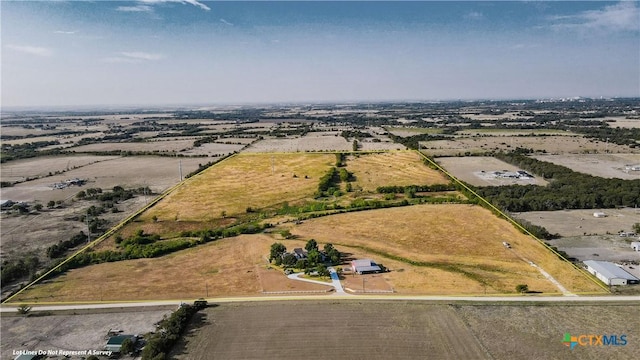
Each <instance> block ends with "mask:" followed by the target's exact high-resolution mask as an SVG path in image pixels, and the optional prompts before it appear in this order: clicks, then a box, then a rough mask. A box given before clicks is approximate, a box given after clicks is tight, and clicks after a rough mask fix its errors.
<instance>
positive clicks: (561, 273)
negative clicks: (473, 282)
mask: <svg viewBox="0 0 640 360" xmlns="http://www.w3.org/2000/svg"><path fill="white" fill-rule="evenodd" d="M291 232H292V233H293V234H295V235H299V236H301V237H303V238H314V239H316V240H317V241H318V242H322V243H325V242H332V243H333V244H334V245H336V246H354V247H358V246H360V247H365V249H366V248H369V249H372V250H375V251H379V252H381V253H382V254H390V255H394V256H400V257H403V258H406V259H411V260H414V261H423V262H434V263H443V264H454V265H455V264H457V265H455V266H458V267H459V268H460V269H464V270H465V271H469V272H472V273H474V274H476V275H477V276H479V277H481V278H483V279H485V281H487V282H488V283H489V284H490V285H489V286H490V288H491V289H492V290H493V291H498V292H505V293H509V292H513V291H514V289H515V286H516V285H517V284H520V283H526V284H528V285H529V288H530V289H531V290H535V291H542V292H551V293H555V292H558V289H557V288H556V287H555V286H554V285H553V284H552V283H550V282H549V281H547V280H546V279H544V278H543V277H542V276H541V274H540V273H539V272H538V271H537V270H536V269H535V268H533V267H531V266H530V265H529V264H528V263H526V262H524V261H522V260H521V259H520V258H519V257H518V256H517V255H519V256H523V257H525V258H526V259H527V260H530V261H533V262H534V263H536V264H538V265H540V266H541V267H542V268H543V269H544V270H546V271H547V272H548V273H550V274H551V275H552V276H554V277H555V278H556V280H558V281H559V282H560V283H561V284H563V285H564V286H565V287H567V288H568V289H569V290H570V291H575V292H587V291H599V290H600V288H599V287H598V286H597V285H595V284H594V283H592V282H591V281H590V280H588V279H587V278H586V277H584V276H583V275H582V274H581V273H580V272H578V271H577V270H575V269H574V268H572V267H571V266H570V264H568V263H566V262H562V261H560V260H559V259H558V258H557V257H556V256H555V255H553V254H552V253H551V252H549V251H548V250H546V249H545V248H544V247H543V246H542V245H541V244H539V243H538V242H536V241H535V240H533V239H531V238H530V237H528V236H525V235H523V234H522V233H520V232H519V231H518V230H516V228H515V227H514V226H512V225H511V224H510V223H509V222H507V221H505V220H501V219H497V218H496V217H495V216H494V215H493V214H492V213H491V212H490V211H488V210H486V209H483V208H481V207H478V206H471V205H459V204H449V205H417V206H410V207H401V208H391V209H382V210H371V211H366V212H355V213H347V214H339V215H333V216H327V217H323V218H317V219H312V220H307V221H305V222H304V223H303V224H301V225H297V226H296V227H294V228H293V229H292V230H291ZM503 241H508V242H509V243H511V245H512V247H513V249H512V251H510V250H507V249H505V248H504V246H503V245H502V242H503ZM382 254H380V255H375V256H373V257H372V258H373V260H374V261H377V262H381V263H383V264H385V265H386V263H387V262H388V260H389V259H388V258H387V259H385V258H384V257H383V256H382ZM381 257H382V258H381ZM404 267H405V268H408V267H409V264H405V266H404ZM425 269H428V270H431V269H432V268H429V267H426V268H425ZM410 273H411V274H410V275H404V274H405V272H403V273H401V274H402V275H403V276H408V277H409V278H413V277H419V274H417V273H413V272H412V271H411V272H410ZM391 274H393V272H392V273H391ZM446 274H450V272H445V274H444V275H446ZM455 275H456V276H457V277H458V278H459V277H460V276H461V275H460V274H458V273H455ZM389 280H390V283H391V284H392V286H393V287H394V288H395V289H396V290H398V292H403V291H405V288H404V287H403V283H401V282H399V281H397V280H395V279H393V278H392V276H391V275H390V276H389ZM449 280H450V279H449V278H448V276H444V277H440V278H437V280H434V279H433V278H432V279H431V281H432V282H433V283H442V284H446V283H447V282H448V281H449ZM405 281H407V280H406V279H405ZM477 288H478V286H476V287H474V288H463V287H459V288H458V290H459V291H460V292H462V293H467V291H474V292H477ZM413 290H414V291H416V290H417V289H413ZM417 291H420V290H417Z"/></svg>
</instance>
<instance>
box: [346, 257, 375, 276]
mask: <svg viewBox="0 0 640 360" xmlns="http://www.w3.org/2000/svg"><path fill="white" fill-rule="evenodd" d="M351 269H352V270H353V272H355V273H358V274H373V273H379V272H382V269H381V268H380V266H378V265H377V264H376V263H374V262H373V260H371V259H361V260H353V261H351Z"/></svg>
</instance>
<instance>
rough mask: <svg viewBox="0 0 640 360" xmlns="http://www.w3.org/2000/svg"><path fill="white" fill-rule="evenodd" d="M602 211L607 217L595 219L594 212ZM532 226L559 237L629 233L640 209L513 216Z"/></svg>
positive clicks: (538, 213)
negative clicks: (541, 227)
mask: <svg viewBox="0 0 640 360" xmlns="http://www.w3.org/2000/svg"><path fill="white" fill-rule="evenodd" d="M599 211H602V212H604V213H605V214H607V215H608V216H607V217H604V218H596V217H594V216H593V213H594V212H599ZM513 216H514V217H515V218H518V219H524V220H527V221H529V222H530V223H532V224H536V225H540V226H543V227H545V228H546V229H547V230H548V231H549V232H550V233H552V234H555V233H558V234H560V235H561V236H579V235H583V234H600V235H604V234H606V233H611V234H618V233H619V232H620V231H631V227H632V226H633V224H634V223H637V222H638V221H640V209H633V208H624V209H586V210H585V209H582V210H558V211H530V212H524V213H515V214H513Z"/></svg>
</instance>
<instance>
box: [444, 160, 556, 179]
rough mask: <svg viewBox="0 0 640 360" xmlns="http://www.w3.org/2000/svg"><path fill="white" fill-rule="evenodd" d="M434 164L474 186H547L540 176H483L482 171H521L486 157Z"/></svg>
mask: <svg viewBox="0 0 640 360" xmlns="http://www.w3.org/2000/svg"><path fill="white" fill-rule="evenodd" d="M436 162H437V163H438V164H440V165H441V166H442V167H443V168H445V170H447V171H448V172H449V173H450V174H451V175H453V176H455V177H457V178H458V179H460V180H462V181H464V182H467V183H469V184H471V185H475V186H501V185H513V184H518V185H529V184H530V185H547V184H548V182H547V181H545V180H543V179H542V177H541V176H536V177H535V178H533V179H528V180H525V179H506V178H492V177H491V176H490V175H486V176H485V175H484V174H483V173H482V171H484V172H486V173H490V172H493V171H502V170H508V171H517V170H522V169H520V168H517V167H515V166H513V165H511V164H508V163H506V162H504V161H502V160H498V159H496V158H493V157H487V156H467V157H441V158H437V159H436Z"/></svg>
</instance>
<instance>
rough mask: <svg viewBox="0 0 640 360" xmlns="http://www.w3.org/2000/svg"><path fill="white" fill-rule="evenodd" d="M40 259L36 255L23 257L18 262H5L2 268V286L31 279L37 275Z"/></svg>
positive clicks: (0, 269)
mask: <svg viewBox="0 0 640 360" xmlns="http://www.w3.org/2000/svg"><path fill="white" fill-rule="evenodd" d="M39 266H40V259H38V257H37V256H35V255H27V256H23V257H21V258H19V259H17V260H5V261H3V262H2V266H0V278H1V282H2V284H7V283H9V282H11V281H15V280H19V279H22V278H25V277H29V276H31V275H33V274H35V273H36V271H37V270H38V267H39Z"/></svg>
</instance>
